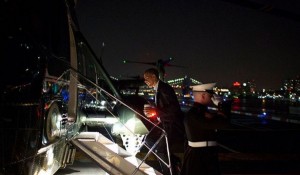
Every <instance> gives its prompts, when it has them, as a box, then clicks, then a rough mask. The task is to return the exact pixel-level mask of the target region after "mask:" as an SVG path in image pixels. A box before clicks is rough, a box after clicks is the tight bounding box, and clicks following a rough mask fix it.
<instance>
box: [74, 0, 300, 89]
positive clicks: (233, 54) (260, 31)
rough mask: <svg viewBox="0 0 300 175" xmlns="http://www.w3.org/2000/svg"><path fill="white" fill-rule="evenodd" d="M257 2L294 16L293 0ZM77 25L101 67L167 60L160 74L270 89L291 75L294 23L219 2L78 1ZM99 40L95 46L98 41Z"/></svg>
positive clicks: (134, 67)
mask: <svg viewBox="0 0 300 175" xmlns="http://www.w3.org/2000/svg"><path fill="white" fill-rule="evenodd" d="M252 2H259V3H262V4H263V3H265V4H267V5H272V6H269V9H268V10H269V11H272V10H276V9H283V10H286V11H288V12H292V13H293V14H294V15H296V17H299V16H297V15H299V10H298V11H297V9H300V8H299V7H300V6H299V5H300V3H299V1H289V2H283V1H281V0H275V1H267V0H265V1H252ZM76 9H77V13H78V19H79V24H80V27H81V31H82V33H83V34H84V36H86V38H87V40H88V41H89V42H90V44H91V46H92V48H93V50H94V51H95V52H96V54H97V56H99V57H101V58H102V61H103V65H104V66H105V68H106V69H107V71H108V73H109V74H110V75H112V76H115V77H120V76H123V77H129V76H137V75H139V76H142V74H143V71H144V70H145V69H147V68H149V67H151V66H150V65H143V64H124V63H123V60H124V59H128V60H133V61H140V62H145V61H148V62H155V61H157V60H158V59H168V58H170V57H171V58H173V61H172V62H171V64H174V65H180V66H184V67H185V68H177V67H166V73H167V75H166V80H169V79H174V78H176V77H184V76H189V77H193V78H195V79H197V80H199V81H201V82H202V83H209V82H217V83H218V85H220V86H230V85H231V84H232V83H233V82H234V81H247V80H249V81H252V80H254V81H255V82H256V84H257V87H258V88H260V89H262V88H266V89H269V88H272V89H275V88H277V87H279V86H280V85H281V84H282V80H284V79H289V78H294V77H296V76H297V75H299V70H298V65H300V59H299V58H300V52H299V51H298V50H299V46H300V43H299V41H300V30H299V29H300V22H299V21H297V20H294V19H291V18H286V17H284V16H278V15H273V14H271V13H266V12H263V11H257V10H254V9H251V8H248V7H245V6H242V5H237V4H235V3H231V2H230V1H226V0H212V1H206V0H201V1H189V2H187V1H177V0H175V1H169V0H166V1H143V0H142V1H131V2H125V1H117V0H113V1H101V2H100V1H96V0H89V1H79V2H78V4H77V8H76ZM103 43H104V44H105V46H104V47H103V46H102V44H103Z"/></svg>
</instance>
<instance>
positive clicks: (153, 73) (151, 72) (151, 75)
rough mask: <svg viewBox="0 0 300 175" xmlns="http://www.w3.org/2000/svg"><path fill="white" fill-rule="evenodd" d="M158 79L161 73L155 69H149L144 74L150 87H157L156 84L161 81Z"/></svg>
mask: <svg viewBox="0 0 300 175" xmlns="http://www.w3.org/2000/svg"><path fill="white" fill-rule="evenodd" d="M158 77H159V73H158V71H157V69H155V68H150V69H147V70H145V72H144V80H145V83H146V84H147V85H148V86H149V87H154V86H155V85H156V83H157V82H158V81H159V78H158Z"/></svg>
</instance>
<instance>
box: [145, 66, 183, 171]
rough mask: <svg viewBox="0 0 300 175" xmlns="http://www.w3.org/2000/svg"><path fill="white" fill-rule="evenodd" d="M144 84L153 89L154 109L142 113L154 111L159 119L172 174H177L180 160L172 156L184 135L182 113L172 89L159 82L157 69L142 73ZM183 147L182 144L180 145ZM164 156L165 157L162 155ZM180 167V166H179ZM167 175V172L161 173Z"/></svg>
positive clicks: (147, 109) (160, 146)
mask: <svg viewBox="0 0 300 175" xmlns="http://www.w3.org/2000/svg"><path fill="white" fill-rule="evenodd" d="M144 79H145V83H146V84H147V85H148V86H149V87H152V88H153V89H154V91H155V92H156V95H155V107H154V108H146V109H144V113H145V115H146V116H148V114H151V113H153V111H152V110H155V111H154V112H156V114H157V117H158V119H159V121H160V122H161V123H160V126H162V128H163V129H164V130H165V132H166V134H167V138H168V145H169V147H170V153H171V164H172V169H173V170H172V171H173V173H172V174H177V170H175V168H178V167H175V166H176V164H178V161H179V160H180V159H179V158H177V157H176V156H175V155H174V154H173V151H174V148H173V146H174V145H175V144H174V143H176V142H177V143H178V142H179V141H181V143H182V141H183V135H184V127H183V118H184V116H183V112H182V111H181V109H180V105H179V102H178V99H177V96H176V94H175V91H174V89H173V88H172V87H171V86H170V85H169V84H167V83H165V82H163V81H161V80H159V72H158V71H157V69H154V68H150V69H147V70H146V71H145V72H144ZM163 146H165V145H159V147H158V151H160V150H159V149H163V148H162V147H163ZM182 146H183V143H182ZM162 156H164V157H165V156H166V155H162ZM179 166H180V165H179ZM163 173H164V174H167V172H163Z"/></svg>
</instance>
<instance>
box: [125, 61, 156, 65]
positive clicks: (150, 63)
mask: <svg viewBox="0 0 300 175" xmlns="http://www.w3.org/2000/svg"><path fill="white" fill-rule="evenodd" d="M123 63H124V64H126V63H138V64H148V65H154V66H155V65H156V63H155V62H141V61H130V60H123Z"/></svg>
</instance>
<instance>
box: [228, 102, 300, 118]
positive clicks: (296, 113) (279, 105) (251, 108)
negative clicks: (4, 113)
mask: <svg viewBox="0 0 300 175" xmlns="http://www.w3.org/2000/svg"><path fill="white" fill-rule="evenodd" d="M231 111H232V113H236V114H244V115H251V116H257V117H266V118H270V119H273V120H280V121H286V122H291V123H300V105H299V104H297V103H293V102H290V101H284V100H272V99H233V101H232V105H231Z"/></svg>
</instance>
